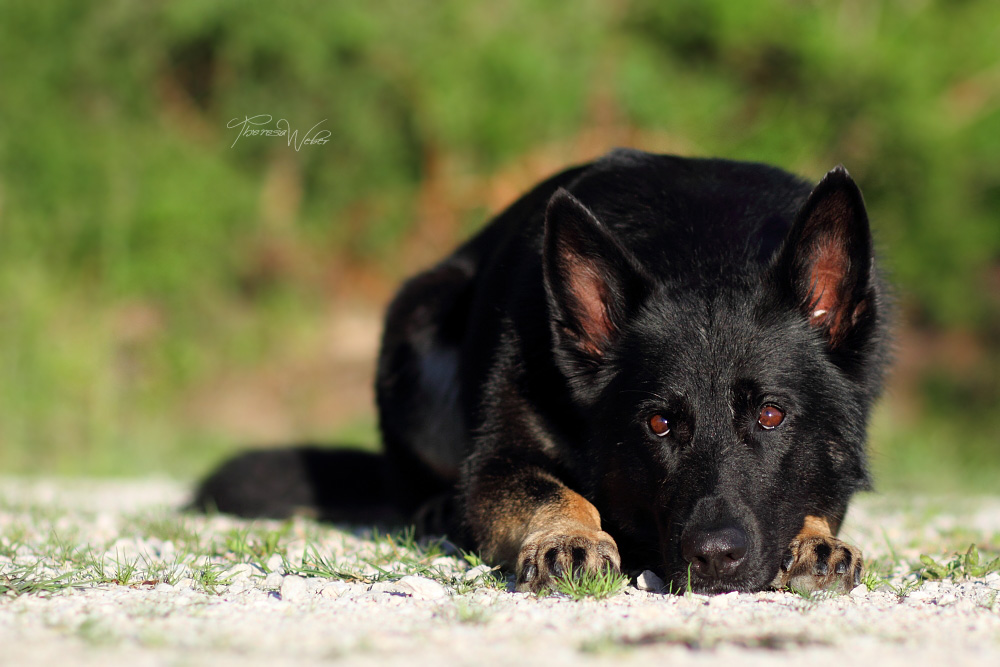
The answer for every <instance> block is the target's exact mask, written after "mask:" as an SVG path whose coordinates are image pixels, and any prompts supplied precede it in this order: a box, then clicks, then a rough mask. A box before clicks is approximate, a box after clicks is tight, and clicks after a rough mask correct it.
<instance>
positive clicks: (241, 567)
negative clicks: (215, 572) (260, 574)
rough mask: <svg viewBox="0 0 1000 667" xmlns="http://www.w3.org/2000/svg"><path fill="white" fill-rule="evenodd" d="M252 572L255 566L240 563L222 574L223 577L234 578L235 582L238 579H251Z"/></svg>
mask: <svg viewBox="0 0 1000 667" xmlns="http://www.w3.org/2000/svg"><path fill="white" fill-rule="evenodd" d="M252 573H253V567H252V566H251V565H250V564H249V563H239V564H238V565H233V566H232V567H231V568H229V569H228V570H226V571H225V572H224V573H223V574H222V578H223V579H232V580H233V581H234V582H235V581H236V580H238V579H249V578H250V575H251V574H252Z"/></svg>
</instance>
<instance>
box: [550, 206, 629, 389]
mask: <svg viewBox="0 0 1000 667" xmlns="http://www.w3.org/2000/svg"><path fill="white" fill-rule="evenodd" d="M543 270H544V273H545V290H546V293H547V296H548V301H549V309H550V313H551V316H550V317H551V324H552V331H553V335H554V337H555V345H556V350H555V352H556V355H557V358H559V359H560V361H561V362H562V363H561V364H560V365H561V366H562V369H563V371H564V373H567V374H568V375H570V376H572V377H578V376H580V375H582V374H586V371H587V369H588V368H590V369H592V368H594V367H596V364H597V363H598V362H599V361H600V360H601V358H602V357H603V356H604V354H605V353H606V352H607V350H608V348H609V346H610V345H611V344H612V343H613V342H614V341H615V340H616V339H617V337H618V334H619V333H620V331H621V327H622V326H623V325H624V323H625V322H626V321H627V319H628V318H629V316H630V315H631V314H632V312H633V311H634V309H635V308H637V307H638V305H639V304H640V303H641V302H642V300H643V299H644V297H645V295H646V293H647V290H648V285H649V281H648V279H647V278H646V277H645V275H644V274H645V272H644V271H643V269H642V267H641V266H640V265H639V263H638V262H637V261H636V260H635V258H634V257H633V256H632V254H631V253H630V252H629V251H628V250H626V249H625V248H623V247H622V245H621V244H620V243H619V242H618V240H617V239H615V237H614V236H612V235H611V234H610V233H609V232H608V230H607V228H606V227H605V226H604V225H603V224H602V223H601V222H600V221H599V220H598V219H597V218H596V217H595V216H594V214H593V213H592V212H591V211H590V209H588V208H587V207H586V206H584V205H583V204H582V203H581V202H580V201H579V200H578V199H577V198H576V197H574V196H573V195H571V194H570V193H569V192H567V191H566V190H564V189H561V188H560V189H559V190H558V191H557V192H556V193H555V194H554V195H553V196H552V198H551V199H550V200H549V205H548V209H547V210H546V213H545V246H544V255H543Z"/></svg>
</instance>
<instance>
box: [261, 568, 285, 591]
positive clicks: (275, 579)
mask: <svg viewBox="0 0 1000 667" xmlns="http://www.w3.org/2000/svg"><path fill="white" fill-rule="evenodd" d="M283 580H284V577H283V576H281V573H280V572H272V573H271V574H269V575H267V576H266V577H264V584H263V588H265V589H267V590H269V591H273V590H274V589H276V588H279V587H281V582H282V581H283Z"/></svg>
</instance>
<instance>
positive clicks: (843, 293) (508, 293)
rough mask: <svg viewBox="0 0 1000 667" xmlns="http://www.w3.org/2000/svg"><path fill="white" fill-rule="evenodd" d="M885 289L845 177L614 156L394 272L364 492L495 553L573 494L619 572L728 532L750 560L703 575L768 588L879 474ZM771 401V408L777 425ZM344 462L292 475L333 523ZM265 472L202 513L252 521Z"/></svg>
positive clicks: (345, 481)
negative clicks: (868, 449)
mask: <svg viewBox="0 0 1000 667" xmlns="http://www.w3.org/2000/svg"><path fill="white" fill-rule="evenodd" d="M884 291H885V290H884V288H883V287H882V285H881V283H880V280H879V277H878V274H877V272H876V269H875V260H874V256H873V253H872V240H871V235H870V232H869V228H868V220H867V217H866V214H865V209H864V204H863V201H862V199H861V194H860V192H859V191H858V189H857V187H856V186H855V185H854V182H853V181H852V180H851V178H850V176H848V175H847V172H846V171H845V170H843V168H837V169H834V170H833V171H831V172H830V173H829V174H827V176H826V177H825V178H824V179H823V180H822V181H821V183H820V184H819V185H818V186H816V187H815V188H812V187H810V186H809V185H808V184H807V183H805V182H804V181H802V180H800V179H799V178H797V177H795V176H792V175H790V174H788V173H786V172H784V171H781V170H779V169H776V168H773V167H769V166H765V165H760V164H752V163H740V162H730V161H724V160H701V159H686V158H679V157H672V156H661V155H651V154H647V153H642V152H638V151H631V150H618V151H615V152H613V153H611V154H609V155H608V156H606V157H604V158H602V159H600V160H598V161H596V162H594V163H591V164H589V165H585V166H582V167H577V168H574V169H570V170H568V171H566V172H563V173H561V174H559V175H557V176H555V177H553V178H551V179H549V180H547V181H545V182H544V183H542V184H540V185H539V186H537V187H536V188H535V189H534V190H532V191H531V192H529V193H528V194H527V195H525V196H524V197H523V198H522V199H520V200H519V201H518V202H516V203H515V204H513V205H512V206H511V207H510V208H509V209H507V210H506V211H505V212H503V213H502V214H500V215H499V216H498V217H497V218H496V219H495V220H494V221H493V222H492V223H490V224H489V225H488V226H487V227H486V228H485V229H484V230H483V231H482V232H480V233H479V235H477V236H476V237H474V238H473V239H471V240H470V241H468V242H467V243H466V244H465V245H463V246H462V247H460V248H459V249H458V250H456V251H455V252H454V254H452V255H451V256H450V257H448V258H447V259H445V260H444V261H443V262H442V263H441V264H439V265H438V266H436V267H434V268H432V269H430V270H428V271H426V272H424V273H422V274H420V275H418V276H417V277H415V278H413V279H412V280H410V281H409V282H407V283H406V285H404V287H403V288H402V290H401V291H400V293H399V295H398V296H397V297H396V299H395V300H394V302H393V303H392V305H391V306H390V308H389V313H388V316H387V322H386V332H385V336H384V339H383V345H382V350H381V354H380V358H379V367H378V378H377V394H378V409H379V423H380V427H381V430H382V434H383V437H384V443H385V452H386V458H385V459H384V466H385V467H384V472H385V479H386V482H385V486H384V488H383V487H382V486H378V487H377V488H378V489H380V490H384V491H385V492H386V493H385V497H389V496H391V497H392V499H393V501H394V504H395V506H396V507H398V508H399V509H400V510H402V511H404V512H414V511H416V510H417V509H418V508H420V507H421V506H425V505H426V504H427V503H429V502H430V503H434V502H440V501H441V500H440V499H443V502H447V503H451V502H455V503H457V507H458V509H457V519H458V521H457V524H455V525H454V526H453V527H452V528H451V530H452V532H453V533H456V534H463V535H467V536H468V539H469V540H471V542H472V543H473V545H475V546H479V547H481V548H483V549H484V550H486V551H487V552H488V554H492V557H493V558H494V560H503V561H505V562H507V564H508V565H513V564H514V559H513V557H512V552H510V550H509V549H508V550H506V551H505V550H504V548H502V547H497V546H495V545H497V544H499V543H500V542H498V540H500V541H502V540H501V537H502V536H499V535H500V533H502V532H503V533H504V535H506V534H507V533H509V532H510V531H511V530H515V529H516V528H517V527H518V526H519V525H521V524H525V522H526V520H527V519H526V517H530V516H531V515H532V512H533V511H535V508H538V507H542V506H545V505H546V504H547V503H553V502H556V500H557V499H558V498H560V497H562V496H560V494H561V493H562V492H563V490H564V489H571V490H573V491H575V492H577V493H579V494H581V495H582V496H584V497H585V498H586V499H588V500H589V501H590V502H591V503H593V505H594V506H595V507H596V508H597V510H598V512H599V513H600V516H601V520H602V522H603V529H604V530H605V531H607V532H608V533H610V535H611V536H612V537H613V538H614V540H615V541H616V542H617V544H618V548H619V551H620V553H621V556H622V562H623V567H625V568H628V569H638V568H645V567H651V568H652V569H656V570H659V571H660V572H661V573H663V574H664V575H665V577H666V579H667V580H668V581H670V582H672V583H673V584H674V586H675V588H683V587H685V586H686V584H687V579H688V572H689V564H690V563H691V561H692V556H691V555H690V554H687V555H685V554H684V553H682V548H681V545H682V543H685V544H688V545H690V544H692V540H694V541H695V542H697V541H698V539H702V538H699V537H697V536H701V535H712V534H715V533H713V532H712V531H717V530H724V531H729V532H728V533H726V534H727V535H736V536H737V537H734V538H732V539H734V540H736V541H737V542H738V543H739V544H740V545H742V546H741V554H742V549H743V548H744V547H745V550H746V555H745V557H743V556H741V560H740V562H739V564H738V566H733V567H730V568H728V569H727V568H721V567H720V568H719V569H718V571H716V569H712V568H708V569H705V572H706V573H707V574H706V575H705V576H696V577H695V581H694V582H693V584H694V586H695V588H696V589H697V590H702V591H709V592H712V591H722V590H759V589H761V588H765V587H767V586H768V585H769V584H770V583H771V581H772V580H773V579H774V577H775V574H776V573H777V572H778V568H779V565H780V564H781V562H782V559H783V556H784V555H785V553H786V548H787V546H788V544H789V543H790V541H791V540H792V539H793V538H795V536H796V534H797V533H798V531H799V530H800V529H801V527H802V525H803V519H804V517H805V516H807V515H816V516H820V517H826V518H828V519H829V522H830V524H831V525H832V526H833V527H834V530H836V526H837V525H838V524H839V522H840V520H841V519H842V517H843V514H844V512H845V511H846V508H847V503H848V500H849V499H850V497H851V495H852V494H853V493H854V492H855V491H857V490H859V489H864V488H866V487H867V486H868V485H869V479H868V473H867V468H866V459H865V438H866V435H865V432H866V424H867V421H868V415H869V411H870V408H871V405H872V403H873V401H874V400H875V398H876V397H877V396H878V395H879V393H880V390H881V385H882V376H883V372H884V370H885V366H886V362H887V357H888V354H887V342H886V341H887V324H886V304H885V296H884ZM767 405H772V406H775V407H777V408H779V409H780V410H781V411H782V412H783V413H784V420H783V421H782V422H781V423H780V425H778V426H777V427H776V428H773V429H770V430H768V429H765V428H762V427H761V426H760V425H759V424H758V423H757V418H758V414H759V412H760V410H761V408H763V407H764V406H767ZM654 414H659V415H662V416H663V417H665V418H666V419H667V421H668V423H669V428H670V431H669V433H668V434H667V435H666V436H664V437H658V436H656V435H655V434H653V432H652V431H651V430H650V428H649V419H650V417H651V416H652V415H654ZM249 456H250V457H251V458H252V457H253V456H264V454H259V453H258V454H252V455H249ZM347 456H349V455H347V454H343V453H337V452H333V451H331V452H329V453H328V454H327V457H328V459H327V460H328V463H325V464H323V465H318V464H317V465H307V466H301V467H302V471H303V472H304V473H308V474H305V475H304V476H303V479H298V480H295V479H290V480H285V486H289V485H290V486H291V487H293V488H296V489H299V490H300V491H299V493H301V494H304V495H305V496H308V495H309V494H306V493H305V492H304V491H301V489H302V488H309V489H319V490H322V489H326V490H327V491H331V492H333V493H332V495H329V496H324V495H323V492H322V491H310V493H312V494H315V495H314V496H313V500H314V501H315V502H316V503H317V504H319V505H320V506H322V505H324V504H327V505H331V506H329V507H326V508H322V507H321V513H322V514H324V515H331V514H337V512H333V510H334V509H342V507H343V504H344V503H345V502H346V498H348V497H351V496H352V495H353V493H354V490H355V489H356V487H357V486H358V485H357V478H356V475H358V474H359V472H358V471H359V470H361V472H362V474H363V471H364V466H360V467H359V466H358V462H357V461H353V462H352V461H349V460H348V459H347V458H338V457H347ZM274 463H275V465H274V466H273V468H272V467H271V466H259V467H258V469H249V470H248V469H246V466H248V465H249V464H248V463H247V460H244V462H243V464H241V465H242V466H244V467H243V468H232V469H229V470H228V471H227V469H225V468H224V469H223V470H222V471H220V472H219V473H217V474H216V475H215V476H214V477H213V478H211V479H210V480H209V481H208V482H206V483H205V485H204V486H203V488H202V490H201V492H200V494H199V499H198V504H199V505H202V506H204V505H206V504H209V503H210V502H214V503H215V505H217V506H218V508H219V509H222V510H226V511H236V512H238V513H244V514H246V513H248V508H249V511H250V512H251V513H252V512H253V511H254V510H253V507H251V503H255V502H258V501H257V500H255V499H254V498H255V497H256V496H257V495H259V494H257V493H256V491H255V490H254V489H245V490H244V491H243V492H242V493H232V492H231V487H232V486H233V484H234V483H237V482H240V478H241V477H243V476H246V475H254V476H256V475H259V474H263V479H266V478H267V477H268V476H269V475H280V474H285V473H279V472H278V467H279V466H278V465H277V463H278V462H274ZM342 463H343V464H344V467H341V464H342ZM251 468H253V467H252V466H251ZM307 469H308V470H307ZM379 470H383V469H382V468H379ZM317 472H321V473H322V474H318V475H317V474H315V473H317ZM378 474H379V475H381V474H382V473H381V472H380V473H378ZM293 477H294V476H293ZM254 479H257V477H254ZM380 479H381V478H380ZM243 484H244V486H245V482H243ZM345 485H346V486H345ZM344 488H346V489H348V490H350V493H344V492H342V491H343V489H344ZM338 489H339V490H340V491H338ZM261 491H263V489H261ZM272 493H273V495H274V496H275V497H281V496H284V495H288V494H289V493H291V494H293V495H294V493H296V492H293V491H288V490H285V491H281V490H276V491H273V492H272ZM358 497H359V498H360V497H361V496H358ZM436 499H438V500H436ZM368 500H372V501H374V500H375V499H374V498H368ZM293 504H294V503H288V502H284V503H283V504H282V507H284V508H285V509H288V507H290V506H291V505H293ZM356 504H357V503H356ZM362 504H365V503H362ZM262 507H265V508H272V507H273V504H271V505H268V504H265V505H263V506H262ZM270 513H274V512H270ZM339 514H340V515H343V514H344V512H339ZM348 514H350V512H348ZM504 531H507V532H504ZM498 536H499V537H498ZM692 536H695V537H692ZM705 539H708V538H705ZM727 539H728V538H727ZM702 541H704V540H703V539H702ZM696 550H697V549H696ZM532 567H534V565H532ZM697 573H698V570H696V574H697Z"/></svg>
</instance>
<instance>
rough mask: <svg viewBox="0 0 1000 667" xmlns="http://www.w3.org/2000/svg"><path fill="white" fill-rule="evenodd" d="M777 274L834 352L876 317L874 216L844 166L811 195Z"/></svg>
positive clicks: (790, 235)
mask: <svg viewBox="0 0 1000 667" xmlns="http://www.w3.org/2000/svg"><path fill="white" fill-rule="evenodd" d="M774 270H775V271H776V272H777V277H778V279H779V280H780V281H781V282H783V283H784V284H785V285H789V284H790V285H791V288H792V291H793V295H794V298H795V299H796V300H797V301H798V307H799V308H800V309H801V311H802V313H803V315H805V316H806V317H807V318H808V320H809V323H810V324H811V325H812V326H814V327H816V328H817V329H819V330H820V331H821V332H822V333H823V335H824V337H825V338H826V340H827V344H828V346H829V347H830V348H831V349H834V348H837V347H838V346H840V345H841V344H842V343H843V342H844V341H845V340H846V339H848V337H849V336H850V335H851V334H852V333H853V332H854V331H855V330H856V329H857V328H858V325H859V324H860V323H861V322H862V321H863V320H867V319H870V318H871V317H872V316H873V315H874V308H875V276H874V255H873V254H872V237H871V230H870V229H869V227H868V214H867V213H866V212H865V203H864V199H863V198H862V197H861V191H860V190H859V189H858V186H857V185H856V184H855V183H854V180H853V179H852V178H851V176H850V174H848V173H847V170H846V169H844V167H843V166H838V167H835V168H834V169H832V170H831V171H830V172H829V173H827V175H826V176H824V177H823V180H821V181H820V182H819V185H817V186H816V187H815V189H813V191H812V194H810V195H809V198H808V199H807V200H806V203H805V205H804V206H803V207H802V210H800V211H799V214H798V217H797V218H796V221H795V224H794V225H793V226H792V229H791V231H790V232H789V233H788V237H787V238H786V239H785V244H784V246H783V247H782V249H781V251H780V252H779V253H778V256H777V259H776V263H775V266H774Z"/></svg>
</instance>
